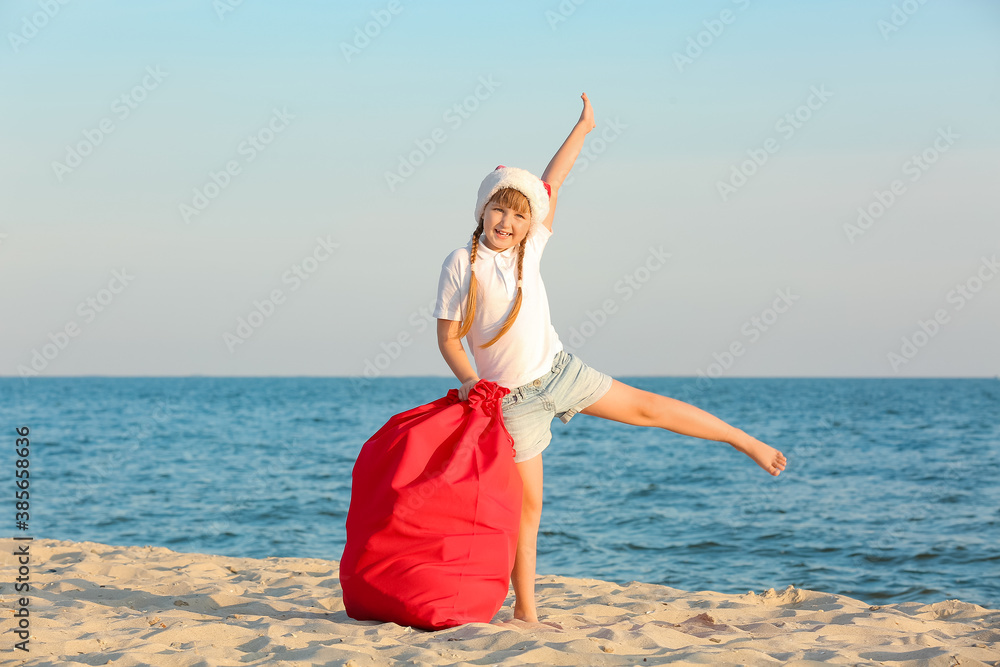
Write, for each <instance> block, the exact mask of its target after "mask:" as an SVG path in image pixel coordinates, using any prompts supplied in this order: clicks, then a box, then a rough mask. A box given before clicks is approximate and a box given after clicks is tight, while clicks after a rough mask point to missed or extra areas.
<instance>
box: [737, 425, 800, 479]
mask: <svg viewBox="0 0 1000 667" xmlns="http://www.w3.org/2000/svg"><path fill="white" fill-rule="evenodd" d="M735 430H736V432H737V435H736V436H735V437H734V438H733V440H732V441H731V442H730V443H729V444H731V445H732V446H733V447H735V448H736V449H737V450H739V451H741V452H743V453H744V454H746V455H747V456H749V457H750V458H752V459H753V460H754V461H755V462H756V463H757V465H759V466H760V467H761V468H763V469H764V470H766V471H767V472H769V473H771V474H772V475H774V476H778V475H780V474H781V471H782V470H784V469H785V463H786V459H785V455H784V454H782V453H781V452H779V451H778V450H777V449H775V448H774V447H772V446H770V445H766V444H764V443H763V442H761V441H760V440H758V439H757V438H754V437H753V436H750V435H747V434H746V433H744V432H743V431H740V430H739V429H735Z"/></svg>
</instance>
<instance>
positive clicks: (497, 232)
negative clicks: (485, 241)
mask: <svg viewBox="0 0 1000 667" xmlns="http://www.w3.org/2000/svg"><path fill="white" fill-rule="evenodd" d="M495 233H496V235H497V236H499V237H500V238H502V239H505V238H508V237H510V235H511V233H510V232H501V231H500V230H499V229H498V230H496V232H495Z"/></svg>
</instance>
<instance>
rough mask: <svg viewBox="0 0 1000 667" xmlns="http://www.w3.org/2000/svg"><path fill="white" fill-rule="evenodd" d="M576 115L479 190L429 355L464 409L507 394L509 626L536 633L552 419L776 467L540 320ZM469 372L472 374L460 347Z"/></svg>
mask: <svg viewBox="0 0 1000 667" xmlns="http://www.w3.org/2000/svg"><path fill="white" fill-rule="evenodd" d="M581 97H582V98H583V112H582V113H581V114H580V119H579V121H577V123H576V126H575V127H574V128H573V131H572V132H571V133H570V135H569V137H568V138H567V139H566V141H565V142H563V145H562V146H561V147H560V148H559V150H558V151H557V152H556V154H555V156H554V157H553V158H552V160H551V162H549V165H548V166H547V167H546V168H545V171H544V172H543V173H542V178H541V180H539V179H538V177H536V176H533V175H532V174H530V173H529V172H527V171H525V170H523V169H517V168H514V167H505V166H503V165H500V166H499V167H497V168H496V169H495V170H494V171H493V172H492V173H490V174H489V175H488V176H487V177H486V178H485V179H484V180H483V183H482V185H481V186H480V187H479V196H478V199H477V201H476V210H475V219H476V222H477V223H478V225H479V226H478V227H477V228H476V231H475V232H474V233H473V234H472V239H471V240H470V241H469V243H468V245H466V246H465V247H464V248H458V249H457V250H455V251H453V252H452V253H451V254H450V255H448V257H447V258H446V259H445V261H444V264H443V265H442V267H441V277H440V281H439V283H438V296H437V302H436V305H435V308H434V317H435V318H437V320H438V327H437V331H438V347H439V349H440V350H441V354H442V355H443V356H444V359H445V361H446V362H447V363H448V366H449V367H450V368H451V370H452V371H453V372H454V373H455V376H456V377H457V378H458V380H459V381H460V382H461V383H462V386H461V387H460V388H459V398H460V399H461V400H466V399H467V398H468V395H469V390H470V389H471V388H472V387H473V386H475V384H476V383H477V382H478V381H479V380H480V378H485V379H487V380H490V381H492V382H496V383H497V384H499V385H501V386H504V387H508V388H510V389H511V392H510V393H509V394H508V395H507V396H505V397H504V398H503V399H502V408H503V418H504V424H505V426H506V427H507V430H508V431H509V432H510V435H511V437H512V438H513V440H514V450H515V457H514V461H515V463H516V465H517V468H518V471H519V473H520V475H521V479H522V481H523V482H524V496H523V502H522V505H521V526H520V533H519V534H518V542H517V555H516V558H515V561H514V570H513V572H512V573H511V581H512V582H513V584H514V595H515V602H514V618H515V619H519V620H522V621H526V622H529V623H538V614H537V611H536V608H535V551H536V549H535V547H536V541H537V537H538V525H539V522H540V520H541V515H542V456H541V453H542V450H543V449H545V448H546V447H547V446H548V444H549V441H550V439H551V438H552V433H551V425H552V418H553V417H559V419H560V420H562V422H563V423H567V422H569V420H570V419H571V418H572V417H573V415H575V414H576V413H577V412H581V413H583V414H585V415H593V416H595V417H603V418H604V419H611V420H614V421H619V422H624V423H626V424H635V425H638V426H656V427H659V428H663V429H668V430H670V431H674V432H675V433H681V434H683V435H690V436H694V437H696V438H704V439H706V440H717V441H720V442H725V443H728V444H730V445H731V446H732V447H734V448H735V449H736V450H737V451H740V452H743V453H744V454H746V455H747V456H749V457H750V458H752V459H753V460H754V461H755V462H756V463H757V464H758V465H759V466H760V467H761V468H763V469H764V470H766V471H767V472H769V473H770V474H772V475H778V474H780V473H781V471H782V470H784V469H785V457H784V455H782V453H781V452H779V451H778V450H776V449H774V448H773V447H770V446H768V445H766V444H764V443H763V442H760V441H759V440H757V439H755V438H753V437H751V436H749V435H747V434H746V433H744V432H743V431H741V430H739V429H737V428H734V427H732V426H730V425H729V424H727V423H725V422H724V421H722V420H720V419H718V418H716V417H714V416H712V415H710V414H708V413H707V412H705V411H703V410H700V409H698V408H696V407H694V406H692V405H689V404H687V403H683V402H681V401H678V400H675V399H672V398H668V397H666V396H661V395H659V394H655V393H652V392H648V391H643V390H641V389H636V388H634V387H631V386H629V385H627V384H623V383H621V382H619V381H618V380H615V379H613V378H611V377H610V376H609V375H606V374H604V373H602V372H600V371H597V370H595V369H593V368H591V367H589V366H587V365H586V364H585V363H583V362H582V361H581V360H580V359H579V358H578V357H577V356H576V355H574V354H569V353H567V352H566V351H565V350H564V349H563V345H562V342H561V341H560V340H559V336H558V335H557V334H556V331H555V329H554V328H553V327H552V324H551V321H550V318H549V304H548V298H547V296H546V294H545V286H544V285H543V284H542V278H541V274H540V272H539V264H540V260H541V256H542V251H543V250H544V248H545V244H546V243H547V242H548V240H549V238H550V237H551V236H552V218H553V214H554V213H555V209H556V200H557V198H558V196H559V188H560V186H561V185H562V183H563V181H564V180H565V179H566V176H567V175H568V174H569V171H570V169H571V168H572V167H573V163H574V162H575V161H576V158H577V155H579V153H580V149H581V147H582V146H583V138H584V136H585V135H586V134H587V133H588V132H590V130H592V129H593V128H594V127H595V125H594V114H593V110H592V109H591V106H590V101H589V100H588V99H587V94H586V93H584V94H583V95H581ZM463 337H466V338H467V339H468V342H469V346H470V348H471V349H472V354H473V357H474V359H475V362H476V370H473V369H472V366H471V365H470V364H469V360H468V357H467V356H466V354H465V349H464V348H463V347H462V342H461V340H462V338H463Z"/></svg>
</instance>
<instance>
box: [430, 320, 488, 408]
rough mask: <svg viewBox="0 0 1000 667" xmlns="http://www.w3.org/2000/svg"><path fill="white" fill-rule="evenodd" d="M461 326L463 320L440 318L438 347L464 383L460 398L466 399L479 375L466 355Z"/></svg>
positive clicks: (459, 390)
mask: <svg viewBox="0 0 1000 667" xmlns="http://www.w3.org/2000/svg"><path fill="white" fill-rule="evenodd" d="M461 328H462V323H461V322H456V321H454V320H441V319H439V320H438V324H437V336H438V349H439V350H441V356H442V357H444V360H445V362H446V363H447V364H448V367H449V368H450V369H451V370H452V372H453V373H454V374H455V377H457V378H458V381H459V382H461V383H462V386H461V387H459V388H458V398H459V400H461V401H464V400H466V399H467V398H469V391H470V390H471V389H472V388H473V387H474V386H476V383H477V382H479V376H478V375H477V374H476V371H475V370H473V368H472V364H470V363H469V357H468V356H466V354H465V348H464V347H462V341H461V339H460V338H459V337H458V330H459V329H461Z"/></svg>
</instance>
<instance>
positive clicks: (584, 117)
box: [576, 93, 597, 132]
mask: <svg viewBox="0 0 1000 667" xmlns="http://www.w3.org/2000/svg"><path fill="white" fill-rule="evenodd" d="M580 97H582V98H583V112H582V113H581V114H580V120H578V121H577V123H576V124H577V125H583V128H584V129H585V130H586V131H587V132H590V131H591V130H593V129H594V128H595V127H597V126H596V125H595V124H594V110H593V109H592V108H591V106H590V100H589V99H587V93H583V94H582V95H580Z"/></svg>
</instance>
